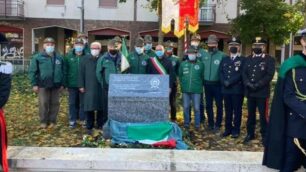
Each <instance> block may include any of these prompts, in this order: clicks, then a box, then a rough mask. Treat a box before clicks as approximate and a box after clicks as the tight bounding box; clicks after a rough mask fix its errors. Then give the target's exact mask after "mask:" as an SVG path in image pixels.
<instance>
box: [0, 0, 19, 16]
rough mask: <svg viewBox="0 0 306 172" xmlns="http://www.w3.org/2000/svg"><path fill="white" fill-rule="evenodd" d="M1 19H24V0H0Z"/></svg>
mask: <svg viewBox="0 0 306 172" xmlns="http://www.w3.org/2000/svg"><path fill="white" fill-rule="evenodd" d="M0 19H1V20H21V19H24V2H23V1H22V0H0Z"/></svg>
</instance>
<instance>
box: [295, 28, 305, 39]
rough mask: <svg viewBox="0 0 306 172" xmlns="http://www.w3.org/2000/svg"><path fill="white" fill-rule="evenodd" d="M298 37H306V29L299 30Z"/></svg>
mask: <svg viewBox="0 0 306 172" xmlns="http://www.w3.org/2000/svg"><path fill="white" fill-rule="evenodd" d="M297 35H298V36H300V37H306V28H305V29H302V30H299V31H298V33H297Z"/></svg>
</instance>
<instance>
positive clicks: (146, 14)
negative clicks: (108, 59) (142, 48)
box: [0, 0, 239, 59]
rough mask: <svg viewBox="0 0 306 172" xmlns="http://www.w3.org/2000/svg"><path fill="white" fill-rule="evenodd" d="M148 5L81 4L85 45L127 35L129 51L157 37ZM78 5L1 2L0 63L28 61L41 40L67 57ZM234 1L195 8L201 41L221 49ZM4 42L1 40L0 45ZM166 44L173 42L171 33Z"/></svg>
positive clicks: (67, 0)
mask: <svg viewBox="0 0 306 172" xmlns="http://www.w3.org/2000/svg"><path fill="white" fill-rule="evenodd" d="M148 5H149V4H148V2H147V1H142V0H129V1H127V2H125V3H119V0H90V1H86V0H85V1H84V14H85V15H84V19H85V22H84V31H85V33H88V36H89V40H90V41H93V40H97V41H100V42H101V43H102V45H103V48H104V49H105V48H106V47H105V46H106V41H107V40H108V39H110V38H112V37H114V36H116V35H121V36H125V37H126V38H127V40H128V46H130V47H133V45H134V41H133V40H134V39H135V37H137V36H138V35H141V36H143V35H145V34H151V35H152V36H153V40H154V41H155V42H157V40H158V38H157V35H158V16H157V13H156V12H155V11H152V10H150V9H149V8H148ZM80 7H81V0H73V1H71V0H0V11H1V12H0V41H1V42H0V44H1V54H0V55H1V56H2V58H22V57H24V58H26V59H27V58H29V57H30V56H31V54H32V53H34V52H37V51H40V50H42V41H43V39H44V37H46V36H51V37H53V38H54V39H55V40H56V43H57V44H56V45H57V48H58V51H59V52H60V53H62V54H65V53H66V52H67V51H68V49H69V47H70V46H71V42H72V41H73V39H74V38H75V37H76V35H77V33H78V32H79V30H80V18H81V10H80ZM237 7H238V0H231V1H228V2H226V3H224V4H221V5H218V4H217V0H208V1H207V3H206V4H205V5H204V6H202V7H201V8H200V9H199V20H200V21H199V22H200V29H199V31H198V33H199V34H200V35H201V36H202V38H203V41H205V39H207V36H208V35H209V34H211V33H214V34H216V35H217V36H219V38H220V48H221V49H223V48H224V47H225V46H224V44H226V42H227V39H228V38H229V35H228V34H227V33H228V31H229V29H230V26H229V24H228V19H231V18H235V17H236V16H237V14H238V13H239V11H238V8H237ZM1 37H2V40H1ZM164 40H165V41H166V40H173V41H175V42H177V38H175V37H174V36H173V34H172V33H169V34H167V35H165V38H164ZM3 56H5V57H3Z"/></svg>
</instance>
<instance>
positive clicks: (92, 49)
mask: <svg viewBox="0 0 306 172" xmlns="http://www.w3.org/2000/svg"><path fill="white" fill-rule="evenodd" d="M90 49H91V50H100V48H90Z"/></svg>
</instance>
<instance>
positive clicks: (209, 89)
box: [204, 84, 223, 127]
mask: <svg viewBox="0 0 306 172" xmlns="http://www.w3.org/2000/svg"><path fill="white" fill-rule="evenodd" d="M204 87H205V101H206V112H207V118H208V125H209V127H221V124H222V118H223V97H222V93H221V85H220V84H204ZM213 100H215V102H216V106H217V117H216V122H215V120H214V111H213Z"/></svg>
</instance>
